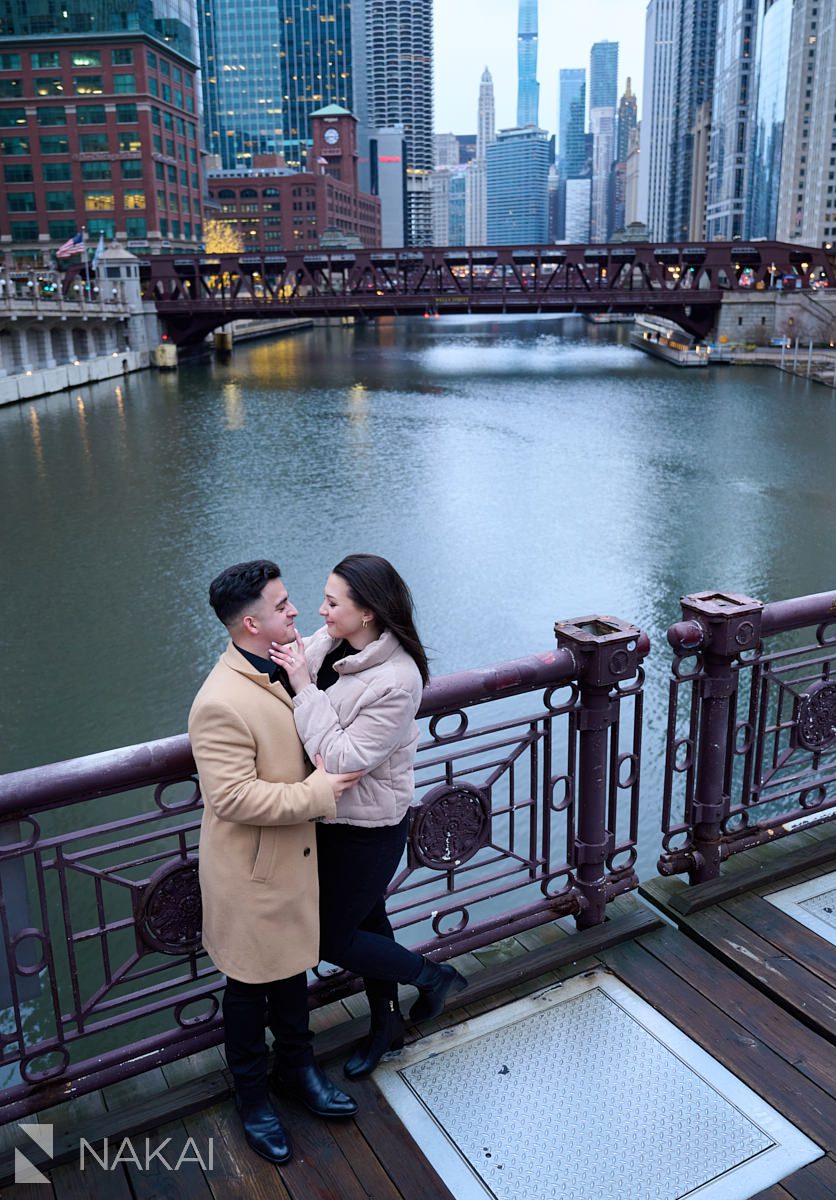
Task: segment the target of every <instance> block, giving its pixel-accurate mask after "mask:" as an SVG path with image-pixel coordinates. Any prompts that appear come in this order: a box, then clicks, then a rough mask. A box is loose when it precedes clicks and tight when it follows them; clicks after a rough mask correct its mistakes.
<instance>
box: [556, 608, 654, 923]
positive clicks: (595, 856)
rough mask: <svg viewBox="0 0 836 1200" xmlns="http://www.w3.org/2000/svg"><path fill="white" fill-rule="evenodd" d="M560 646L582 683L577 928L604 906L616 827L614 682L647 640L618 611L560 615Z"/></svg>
mask: <svg viewBox="0 0 836 1200" xmlns="http://www.w3.org/2000/svg"><path fill="white" fill-rule="evenodd" d="M554 632H555V636H556V638H557V645H558V648H559V649H561V650H563V649H568V650H570V651H571V652H572V655H573V657H574V659H575V665H576V668H577V675H578V682H579V685H580V706H579V709H578V710H577V715H576V718H575V721H576V728H577V730H578V740H579V744H580V752H579V760H578V786H577V796H578V802H577V830H576V836H575V853H574V864H573V865H574V875H575V884H576V887H577V889H578V892H579V893H580V899H581V911H580V913H579V915H578V916H577V918H576V923H577V926H578V929H588V928H590V927H591V926H593V925H600V924H601V922H602V921H603V920H604V917H605V911H606V906H607V882H606V868H607V858H608V857H609V855H611V854H612V851H613V847H614V845H615V830H612V829H608V828H607V800H608V788H609V784H610V780H609V770H608V763H609V739H610V729H611V727H612V726H613V725H614V724H615V723H616V721H617V720H618V711H619V704H620V701H619V699H618V695H617V693H616V692H615V690H614V689H615V687H616V685H617V684H618V683H620V682H622V681H625V680H628V679H632V678H633V676H635V674H636V672H637V671H638V667H639V663H640V661H641V659H642V658H643V657H644V655H645V654H646V653H647V651H648V649H649V643H648V641H647V638H646V637H645V635H643V634H642V633H641V632H640V631H639V629H637V628H636V626H635V625H629V624H627V622H625V621H619V620H618V619H617V618H616V617H579V618H577V619H575V620H572V621H558V622H557V623H556V624H555V627H554Z"/></svg>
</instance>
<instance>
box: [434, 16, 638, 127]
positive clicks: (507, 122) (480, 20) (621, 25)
mask: <svg viewBox="0 0 836 1200" xmlns="http://www.w3.org/2000/svg"><path fill="white" fill-rule="evenodd" d="M434 8H435V129H436V132H438V133H443V132H448V131H452V132H457V133H463V132H467V131H468V130H470V129H473V128H475V124H476V107H477V100H478V94H479V79H480V77H481V74H482V71H483V70H484V69H485V67H486V66H487V67H488V68H489V69H490V71H491V74H492V75H493V80H494V88H495V93H496V127H497V129H503V128H509V127H511V126H513V125H514V124H515V121H516V108H517V55H516V47H517V18H518V11H519V4H518V0H434ZM646 9H647V0H587V2H586V3H585V4H584V5H583V8H582V12H581V13H579V14H573V13H572V12H571V11H567V6H566V5H565V0H540V4H539V13H538V19H539V29H538V66H537V76H538V80H539V83H540V124H541V125H542V126H543V127H544V128H546V129H548V130H549V131H550V132H552V133H553V132H555V130H556V128H557V96H558V79H559V72H560V69H561V68H564V69H566V68H579V67H585V68H586V69H587V71H588V70H589V56H590V51H591V49H592V45H593V43H594V42H600V41H603V40H605V39H606V40H609V41H613V42H618V43H619V56H618V63H619V66H618V94H619V95H621V93H622V92H623V90H624V82H625V79H626V78H627V76H630V77H631V78H632V86H633V91H634V92H635V93H636V95H637V97H638V106H639V116H640V117H641V112H642V95H641V84H642V74H643V66H644V63H643V60H644V30H645V12H646Z"/></svg>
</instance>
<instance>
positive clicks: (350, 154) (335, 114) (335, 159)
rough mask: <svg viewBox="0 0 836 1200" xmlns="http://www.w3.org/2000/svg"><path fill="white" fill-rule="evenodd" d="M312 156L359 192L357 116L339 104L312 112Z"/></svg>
mask: <svg viewBox="0 0 836 1200" xmlns="http://www.w3.org/2000/svg"><path fill="white" fill-rule="evenodd" d="M311 132H312V134H313V156H312V157H313V159H314V161H316V162H318V163H319V166H318V167H317V168H316V170H317V173H318V172H319V170H320V169H321V170H322V171H323V172H324V173H325V174H326V175H330V176H331V177H332V178H334V179H339V180H340V182H341V183H344V184H345V185H346V186H347V187H350V188H351V190H352V191H353V192H356V191H357V158H358V154H357V118H356V117H354V116H353V115H352V114H351V113H350V112H349V111H348V109H347V108H340V106H339V104H328V105H326V107H325V108H319V109H317V111H316V112H314V113H311Z"/></svg>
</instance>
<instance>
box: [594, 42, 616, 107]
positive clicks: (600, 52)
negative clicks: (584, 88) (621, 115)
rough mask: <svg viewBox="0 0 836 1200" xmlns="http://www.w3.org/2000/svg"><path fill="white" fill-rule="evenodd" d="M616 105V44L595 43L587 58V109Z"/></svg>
mask: <svg viewBox="0 0 836 1200" xmlns="http://www.w3.org/2000/svg"><path fill="white" fill-rule="evenodd" d="M617 103H618V42H607V41H604V42H596V43H595V44H594V46H593V47H592V51H591V53H590V56H589V107H590V109H593V108H615V106H616V104H617Z"/></svg>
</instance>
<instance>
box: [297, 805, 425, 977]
mask: <svg viewBox="0 0 836 1200" xmlns="http://www.w3.org/2000/svg"><path fill="white" fill-rule="evenodd" d="M408 828H409V813H407V814H406V815H405V817H404V818H403V820H402V821H401V822H400V824H398V825H375V826H365V825H326V824H323V823H322V822H320V823H319V824H318V825H317V827H316V848H317V854H318V856H319V921H320V935H319V936H320V942H319V953H320V957H321V958H322V959H323V960H324V961H325V962H330V963H333V964H334V965H335V966H337V967H343V968H344V969H345V970H347V971H354V972H355V973H356V974H357V975H362V976H363V980H364V982H365V985H366V992H367V993H368V995H369V998H370V999H372V998H377V997H380V998H382V999H387V1000H388V999H392V1000H397V998H398V984H399V983H412V982H413V981H414V980H415V979H416V977H417V976H418V973H419V971H420V970H421V967H422V966H423V964H424V960H423V958H422V957H421V955H420V954H415V953H413V951H411V950H407V949H406V947H405V946H401V945H399V943H398V942H396V941H395V935H394V933H393V932H392V926H391V925H390V924H389V918H388V917H387V915H386V905H385V903H384V899H383V894H384V892H385V891H386V888H387V886H388V885H389V883H390V881H391V879H392V876H393V875H394V874H395V871H396V870H397V867H398V863H399V862H400V860H401V855H402V854H403V850H404V846H405V845H406V835H407V831H408Z"/></svg>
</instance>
